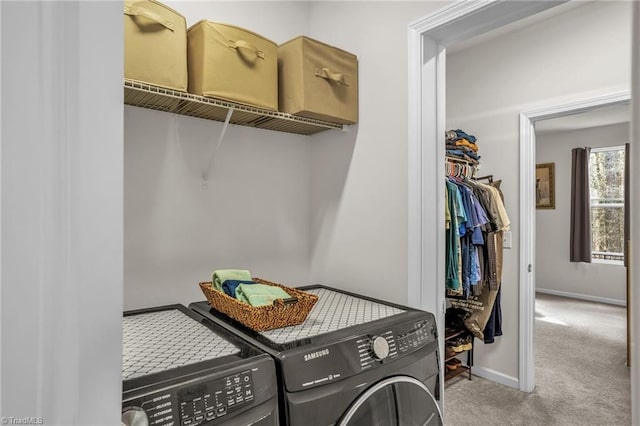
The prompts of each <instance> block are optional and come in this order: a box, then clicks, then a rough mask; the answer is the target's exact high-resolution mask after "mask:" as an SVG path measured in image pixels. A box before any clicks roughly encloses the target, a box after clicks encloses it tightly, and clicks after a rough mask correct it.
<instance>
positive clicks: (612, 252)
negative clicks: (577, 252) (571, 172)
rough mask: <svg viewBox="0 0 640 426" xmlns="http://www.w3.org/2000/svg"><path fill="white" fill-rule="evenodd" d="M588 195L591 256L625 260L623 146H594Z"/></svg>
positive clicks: (590, 160) (606, 259) (599, 258)
mask: <svg viewBox="0 0 640 426" xmlns="http://www.w3.org/2000/svg"><path fill="white" fill-rule="evenodd" d="M589 197H590V199H591V252H592V258H593V259H594V260H600V261H612V262H613V263H620V262H623V261H624V146H614V147H607V148H592V149H591V154H590V156H589Z"/></svg>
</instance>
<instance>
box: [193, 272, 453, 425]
mask: <svg viewBox="0 0 640 426" xmlns="http://www.w3.org/2000/svg"><path fill="white" fill-rule="evenodd" d="M301 290H305V291H307V292H309V293H312V294H315V295H317V296H318V302H317V303H316V305H315V306H314V307H313V309H312V310H311V312H310V313H309V315H308V317H307V319H306V321H305V322H304V323H302V324H300V325H296V326H291V327H284V328H280V329H276V330H270V331H264V332H255V331H253V330H251V329H248V328H247V327H245V326H243V325H242V324H240V323H238V322H236V321H234V320H233V319H231V318H229V317H227V316H226V315H224V314H221V313H219V312H217V311H215V310H212V309H210V307H209V305H208V304H207V302H196V303H192V304H191V305H190V308H191V309H193V310H194V311H195V312H197V313H199V314H200V315H202V316H203V317H204V318H208V319H211V320H212V321H214V322H216V323H217V324H219V325H221V326H223V327H226V328H227V329H229V330H230V331H232V332H233V333H235V334H237V335H238V336H241V337H242V338H243V339H245V340H246V341H248V342H250V343H251V344H254V345H256V346H258V347H259V348H261V349H263V350H264V351H265V352H267V353H269V354H270V355H271V356H272V357H273V358H274V360H275V361H276V367H277V371H278V386H279V391H280V392H279V396H280V421H281V423H282V424H287V425H291V426H307V425H318V426H326V425H345V426H346V425H349V426H354V425H363V426H364V425H366V426H371V425H380V426H392V425H440V424H442V416H441V414H440V411H439V407H438V404H437V401H436V400H435V398H434V394H435V389H436V383H437V381H438V376H439V370H438V353H437V335H436V324H435V318H434V316H433V315H432V314H430V313H427V312H424V311H420V310H417V309H412V308H409V307H406V306H400V305H397V304H393V303H389V302H384V301H381V300H376V299H373V298H370V297H366V296H363V295H359V294H354V293H349V292H345V291H341V290H337V289H335V288H330V287H326V286H321V285H314V286H308V287H302V288H301Z"/></svg>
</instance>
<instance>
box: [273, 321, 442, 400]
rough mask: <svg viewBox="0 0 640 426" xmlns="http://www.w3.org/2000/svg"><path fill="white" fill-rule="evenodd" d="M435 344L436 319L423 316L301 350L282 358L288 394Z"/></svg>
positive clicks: (353, 373) (376, 366) (351, 374)
mask: <svg viewBox="0 0 640 426" xmlns="http://www.w3.org/2000/svg"><path fill="white" fill-rule="evenodd" d="M435 342H436V334H435V319H434V318H433V317H430V318H425V317H424V316H422V318H414V319H413V321H405V322H399V323H397V324H391V325H387V327H385V328H371V330H370V332H368V333H365V334H360V335H358V336H354V337H350V338H347V339H345V340H340V341H337V342H335V343H328V344H324V345H317V346H314V347H312V348H309V347H301V348H300V349H299V350H295V351H294V350H291V351H288V352H286V353H285V354H283V356H282V360H283V363H282V368H283V371H284V374H283V377H284V381H285V386H286V388H287V391H289V392H297V391H300V390H305V389H310V388H313V387H316V386H322V385H326V384H328V383H331V382H335V381H338V380H342V379H345V378H347V377H350V376H353V375H355V374H359V373H362V372H365V371H368V370H372V369H375V368H378V367H380V366H382V365H385V364H387V363H389V362H393V361H395V360H397V359H399V358H402V357H403V356H405V355H408V354H411V353H412V352H414V351H417V350H420V349H422V348H424V347H425V346H427V345H430V344H435ZM434 350H435V349H434Z"/></svg>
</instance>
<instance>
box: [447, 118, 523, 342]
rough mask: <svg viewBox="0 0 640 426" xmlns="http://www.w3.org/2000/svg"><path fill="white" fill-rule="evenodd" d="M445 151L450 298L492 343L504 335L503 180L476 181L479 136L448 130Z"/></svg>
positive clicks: (477, 333) (506, 222)
mask: <svg viewBox="0 0 640 426" xmlns="http://www.w3.org/2000/svg"><path fill="white" fill-rule="evenodd" d="M446 148H447V167H446V171H447V178H446V181H445V185H446V189H445V221H446V223H445V246H446V247H445V248H446V254H445V261H446V265H445V271H446V279H445V286H446V295H447V297H448V298H449V300H450V302H451V304H452V305H453V307H457V308H462V309H464V310H465V311H467V312H468V313H469V315H468V316H467V318H466V319H465V326H466V327H467V328H468V329H469V330H470V331H471V332H472V333H473V334H474V335H475V336H476V337H478V338H480V339H483V341H484V342H485V343H493V342H494V341H495V337H496V336H501V335H502V307H501V283H502V250H503V247H502V238H503V233H504V231H507V230H509V227H510V225H511V221H510V219H509V216H508V214H507V211H506V209H505V206H504V196H503V194H502V191H501V190H500V181H497V182H493V180H492V177H491V183H490V184H485V183H482V182H479V181H476V180H474V179H472V177H473V176H474V175H475V171H476V169H477V165H478V161H477V160H478V159H479V155H478V153H477V151H478V147H477V144H476V138H475V137H474V136H473V135H469V134H467V133H465V132H463V131H461V130H455V131H453V130H452V131H448V132H447V147H446ZM458 151H460V152H458ZM471 152H473V154H472V155H470V153H471ZM460 154H462V155H460Z"/></svg>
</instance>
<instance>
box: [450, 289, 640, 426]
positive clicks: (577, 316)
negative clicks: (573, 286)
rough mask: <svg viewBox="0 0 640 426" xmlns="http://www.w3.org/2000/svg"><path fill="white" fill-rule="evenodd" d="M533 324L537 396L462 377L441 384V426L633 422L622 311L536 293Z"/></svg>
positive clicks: (624, 423)
mask: <svg viewBox="0 0 640 426" xmlns="http://www.w3.org/2000/svg"><path fill="white" fill-rule="evenodd" d="M504 327H517V323H516V322H513V323H512V324H507V323H506V320H505V324H504ZM535 327H536V389H535V390H534V392H532V393H524V392H520V391H518V390H516V389H513V388H509V387H506V386H503V385H500V384H497V383H494V382H491V381H488V380H485V379H482V378H479V377H475V376H474V377H473V380H467V379H466V377H467V376H466V375H460V376H458V377H456V378H454V379H452V380H450V381H448V382H447V383H445V399H444V401H445V421H446V424H447V425H449V426H463V425H474V426H478V425H545V426H546V425H599V426H603V425H629V424H631V396H630V392H631V391H630V381H629V368H628V367H627V366H626V364H625V362H626V310H625V308H624V307H621V306H614V305H605V304H601V303H594V302H587V301H582V300H577V299H568V298H563V297H557V296H551V295H546V294H538V295H537V296H536V322H535ZM497 339H499V337H498V338H497ZM476 341H477V340H476ZM478 344H479V345H481V344H482V343H478ZM465 359H466V358H465Z"/></svg>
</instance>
